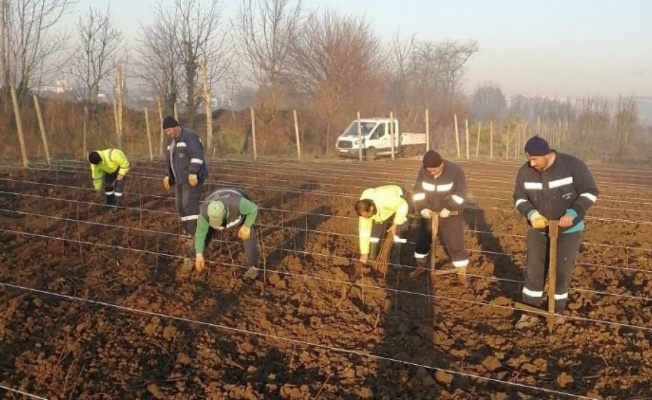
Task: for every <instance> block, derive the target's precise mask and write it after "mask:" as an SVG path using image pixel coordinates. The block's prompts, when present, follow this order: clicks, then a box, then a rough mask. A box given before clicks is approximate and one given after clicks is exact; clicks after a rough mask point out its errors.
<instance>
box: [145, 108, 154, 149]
mask: <svg viewBox="0 0 652 400" xmlns="http://www.w3.org/2000/svg"><path fill="white" fill-rule="evenodd" d="M144 110H145V129H146V130H147V148H148V149H149V160H150V161H152V160H154V149H153V148H152V133H151V131H150V129H149V113H148V112H147V107H145V108H144Z"/></svg>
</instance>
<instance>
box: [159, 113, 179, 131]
mask: <svg viewBox="0 0 652 400" xmlns="http://www.w3.org/2000/svg"><path fill="white" fill-rule="evenodd" d="M175 126H179V123H178V122H177V120H176V119H174V118H172V117H170V116H169V115H168V116H167V117H165V119H164V120H163V129H168V128H174V127H175Z"/></svg>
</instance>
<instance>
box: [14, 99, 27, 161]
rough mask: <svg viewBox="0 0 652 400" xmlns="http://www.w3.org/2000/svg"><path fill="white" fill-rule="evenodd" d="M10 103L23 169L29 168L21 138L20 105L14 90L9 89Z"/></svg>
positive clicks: (23, 139)
mask: <svg viewBox="0 0 652 400" xmlns="http://www.w3.org/2000/svg"><path fill="white" fill-rule="evenodd" d="M11 101H13V103H14V115H15V117H16V130H17V131H18V142H19V143H20V154H21V155H22V156H23V167H25V168H27V167H28V166H29V160H28V159H27V149H26V148H25V137H24V136H23V118H22V116H21V115H20V105H19V104H18V97H17V96H16V88H15V87H13V86H12V87H11Z"/></svg>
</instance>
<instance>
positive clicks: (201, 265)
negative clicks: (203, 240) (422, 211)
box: [195, 253, 206, 272]
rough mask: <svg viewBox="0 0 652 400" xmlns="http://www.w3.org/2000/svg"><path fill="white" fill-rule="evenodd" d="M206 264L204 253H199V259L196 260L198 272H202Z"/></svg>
mask: <svg viewBox="0 0 652 400" xmlns="http://www.w3.org/2000/svg"><path fill="white" fill-rule="evenodd" d="M205 265H206V261H204V255H203V254H202V253H197V259H196V260H195V269H196V270H197V272H201V271H202V270H203V269H204V266H205Z"/></svg>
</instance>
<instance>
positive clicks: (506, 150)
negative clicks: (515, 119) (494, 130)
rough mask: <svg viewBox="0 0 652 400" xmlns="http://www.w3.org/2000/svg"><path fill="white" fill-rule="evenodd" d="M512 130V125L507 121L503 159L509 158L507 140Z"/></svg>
mask: <svg viewBox="0 0 652 400" xmlns="http://www.w3.org/2000/svg"><path fill="white" fill-rule="evenodd" d="M511 130H512V125H511V124H510V123H509V122H507V140H506V141H505V160H509V140H510V134H511Z"/></svg>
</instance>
